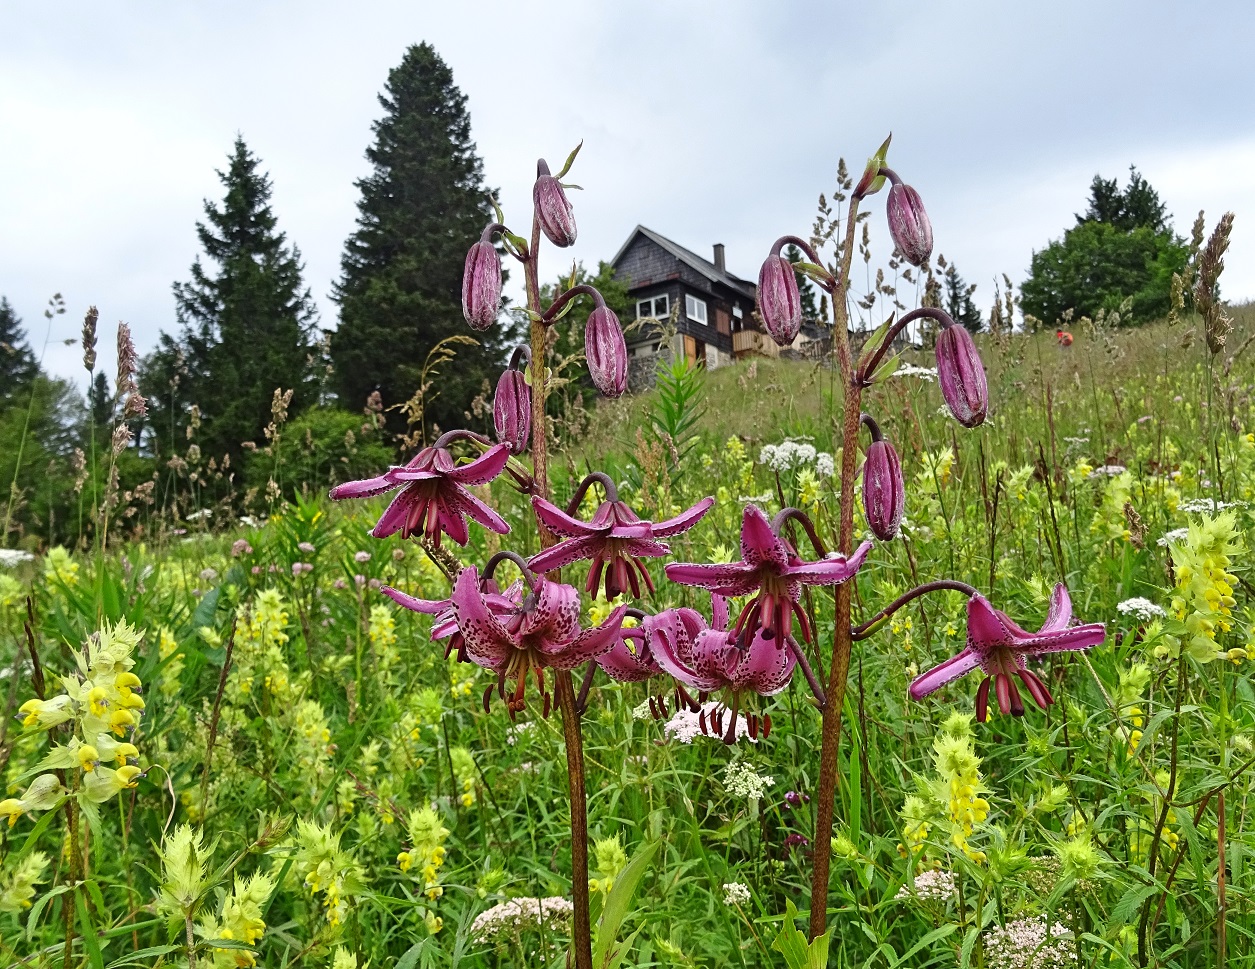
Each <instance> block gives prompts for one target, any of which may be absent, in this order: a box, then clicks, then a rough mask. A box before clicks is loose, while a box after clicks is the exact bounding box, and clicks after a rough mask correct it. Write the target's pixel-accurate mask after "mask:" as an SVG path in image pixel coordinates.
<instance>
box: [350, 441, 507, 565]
mask: <svg viewBox="0 0 1255 969" xmlns="http://www.w3.org/2000/svg"><path fill="white" fill-rule="evenodd" d="M459 438H469V439H471V440H474V441H477V442H479V443H482V444H486V443H487V442H486V441H484V439H483V438H481V437H480V436H479V435H478V434H472V433H471V432H470V431H449V432H448V433H447V434H443V435H441V436H440V438H439V439H438V440H437V441H436V443H435V444H433V445H432V446H431V447H425V448H423V449H422V450H421V451H419V452H418V454H416V455H414V457H413V458H412V459H411V460H410V462H409V463H408V464H405V465H402V466H400V467H393V468H389V469H388V470H387V471H385V472H384V473H383V474H381V475H378V476H376V477H374V478H365V479H363V480H361V481H348V482H345V483H344V484H341V485H336V486H335V487H334V488H332V489H331V497H332V498H334V499H335V500H337V501H340V500H343V499H345V498H370V497H373V496H374V495H381V494H383V493H384V492H387V491H393V490H395V489H397V488H400V489H401V491H400V493H399V494H398V495H397V496H396V497H395V498H393V499H392V504H390V505H389V506H388V508H387V510H386V511H385V512H384V513H383V515H382V516H381V517H380V519H379V521H378V523H377V524H376V525H375V527H374V528H372V529H371V531H370V533H371V535H373V536H374V537H375V538H387V537H388V536H389V535H392V534H395V533H396V532H400V533H401V537H402V538H409V537H410V536H411V535H413V534H416V533H421V534H423V535H425V536H426V537H427V538H428V539H429V540H430V541H431V542H432V543H433V544H434V545H436V546H439V545H440V536H441V535H442V534H443V535H448V536H449V537H450V538H451V539H453V541H455V542H457V543H458V544H459V545H465V544H466V543H467V541H469V540H470V530H469V528H468V527H467V520H468V519H473V520H475V521H477V522H479V524H481V525H483V526H484V527H485V528H488V529H491V530H492V531H494V532H496V533H497V534H499V535H505V534H507V533H508V532H509V531H510V526H509V525H508V524H506V521H505V519H504V518H502V517H501V516H500V515H498V514H497V513H496V512H495V511H493V510H492V509H491V508H489V507H488V506H487V505H486V504H484V503H483V502H482V501H480V500H479V499H478V498H476V497H475V496H474V495H473V494H471V493H470V491H468V490H467V487H468V486H470V485H482V484H487V483H488V482H489V481H492V480H493V479H494V478H496V477H497V475H499V474H501V472H502V471H503V470H504V469H505V466H506V462H507V461H509V459H510V449H509V448H508V447H506V445H504V444H494V445H491V446H489V447H488V449H487V451H485V452H484V453H483V454H482V455H480V456H479V457H478V458H476V459H475V460H473V461H470V462H468V463H467V464H462V465H459V464H457V463H456V461H455V460H454V458H453V455H452V454H451V453H450V452H449V449H448V445H449V444H452V443H453V442H454V441H456V440H458V439H459Z"/></svg>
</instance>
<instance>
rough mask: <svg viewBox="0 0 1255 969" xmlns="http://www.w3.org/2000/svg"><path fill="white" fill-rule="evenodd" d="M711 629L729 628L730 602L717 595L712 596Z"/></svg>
mask: <svg viewBox="0 0 1255 969" xmlns="http://www.w3.org/2000/svg"><path fill="white" fill-rule="evenodd" d="M710 628H711V629H727V628H728V600H727V599H726V598H725V597H723V596H721V595H718V594H717V593H711V596H710Z"/></svg>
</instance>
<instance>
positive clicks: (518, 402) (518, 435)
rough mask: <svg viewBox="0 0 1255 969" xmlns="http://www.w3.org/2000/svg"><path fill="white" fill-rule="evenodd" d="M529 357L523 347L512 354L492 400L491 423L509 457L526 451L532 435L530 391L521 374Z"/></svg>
mask: <svg viewBox="0 0 1255 969" xmlns="http://www.w3.org/2000/svg"><path fill="white" fill-rule="evenodd" d="M531 356H532V354H531V351H530V350H528V348H527V347H519V348H518V349H517V350H515V351H514V356H513V357H511V358H510V366H509V367H507V368H506V370H505V372H503V373H502V374H501V377H500V378H499V379H498V380H497V392H496V394H495V395H494V396H493V398H492V423H493V426H494V427H495V428H496V430H497V440H498V441H499V442H501V443H502V444H504V445H505V446H506V447H507V448H509V449H510V453H511V454H521V453H522V452H523V451H524V450H526V448H527V442H528V439H529V438H530V437H531V434H532V388H531V387H529V386H528V385H527V379H526V375H525V374H524V372H523V371H524V368H526V366H527V364H528V363H529V362H530V361H531Z"/></svg>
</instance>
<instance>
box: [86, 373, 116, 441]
mask: <svg viewBox="0 0 1255 969" xmlns="http://www.w3.org/2000/svg"><path fill="white" fill-rule="evenodd" d="M87 411H88V413H89V415H90V416H91V420H92V423H93V424H95V425H96V427H97V428H102V427H103V428H108V427H110V426H111V425H112V424H113V392H112V391H111V390H110V389H109V378H108V377H107V376H105V372H104V371H103V370H98V371H97V372H96V379H95V380H94V381H92V384H91V386H90V387H88V388H87Z"/></svg>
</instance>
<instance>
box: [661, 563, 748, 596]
mask: <svg viewBox="0 0 1255 969" xmlns="http://www.w3.org/2000/svg"><path fill="white" fill-rule="evenodd" d="M666 572H667V578H668V579H670V580H671V581H672V582H678V583H680V585H695V586H697V587H698V588H700V589H709V590H711V591H712V592H718V593H720V594H722V595H725V596H743V595H747V594H749V593H750V592H753V591H754V590H755V589H757V588H758V578H757V572H758V570H757V569H755V568H754V567H752V566H750V565H747V564H746V563H744V562H731V563H729V564H727V565H701V564H694V563H690V562H672V563H671V564H670V565H668V566H667V567H666Z"/></svg>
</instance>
